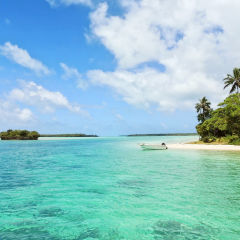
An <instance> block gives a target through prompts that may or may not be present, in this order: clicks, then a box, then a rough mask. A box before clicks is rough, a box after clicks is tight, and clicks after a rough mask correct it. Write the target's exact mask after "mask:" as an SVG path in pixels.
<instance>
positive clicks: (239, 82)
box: [224, 68, 240, 93]
mask: <svg viewBox="0 0 240 240" xmlns="http://www.w3.org/2000/svg"><path fill="white" fill-rule="evenodd" d="M224 84H225V86H224V89H225V88H227V87H229V86H231V90H230V93H233V92H234V91H237V93H238V92H239V88H240V69H239V68H234V69H233V76H232V75H231V74H228V75H227V77H226V78H224Z"/></svg>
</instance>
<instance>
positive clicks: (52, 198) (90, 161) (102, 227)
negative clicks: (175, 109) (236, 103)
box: [0, 137, 240, 240]
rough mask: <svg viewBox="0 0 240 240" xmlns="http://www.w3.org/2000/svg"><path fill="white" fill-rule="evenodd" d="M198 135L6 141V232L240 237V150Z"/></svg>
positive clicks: (1, 229)
mask: <svg viewBox="0 0 240 240" xmlns="http://www.w3.org/2000/svg"><path fill="white" fill-rule="evenodd" d="M191 139H192V137H145V138H144V137H141V138H140V137H137V138H136V137H131V138H127V137H118V138H117V137H116V138H89V139H84V138H83V139H68V140H57V139H55V140H50V141H49V140H47V141H44V140H39V141H24V142H23V141H10V142H5V141H0V166H1V167H0V239H1V240H10V239H11V240H12V239H17V240H18V239H20V240H22V239H31V240H32V239H41V240H42V239H47V240H50V239H53V240H59V239H74V240H80V239H88V240H90V239H91V240H95V239H101V240H118V239H129V240H133V239H134V240H145V239H148V240H185V239H186V240H192V239H194V240H211V239H214V240H216V239H219V240H228V239H229V240H237V239H240V154H239V153H234V152H216V151H196V150H184V151H183V150H168V151H142V150H141V149H140V148H139V146H138V145H137V143H141V142H162V141H164V142H166V143H169V142H185V141H189V140H191Z"/></svg>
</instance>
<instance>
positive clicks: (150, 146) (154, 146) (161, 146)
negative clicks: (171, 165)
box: [139, 143, 168, 150]
mask: <svg viewBox="0 0 240 240" xmlns="http://www.w3.org/2000/svg"><path fill="white" fill-rule="evenodd" d="M139 145H140V146H141V147H142V149H143V150H167V149H168V147H167V146H166V144H165V143H162V144H147V143H141V144H139Z"/></svg>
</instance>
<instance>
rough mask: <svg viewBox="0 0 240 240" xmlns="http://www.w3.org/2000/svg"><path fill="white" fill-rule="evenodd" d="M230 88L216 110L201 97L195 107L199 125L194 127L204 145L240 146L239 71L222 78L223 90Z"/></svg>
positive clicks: (236, 70) (236, 69) (235, 70)
mask: <svg viewBox="0 0 240 240" xmlns="http://www.w3.org/2000/svg"><path fill="white" fill-rule="evenodd" d="M228 87H230V92H229V96H228V97H227V98H226V99H224V101H223V102H221V103H219V104H218V107H217V109H215V110H213V109H212V108H211V103H210V102H209V101H208V100H207V98H206V97H203V98H202V99H201V100H200V101H199V103H197V104H196V105H195V108H196V110H197V113H198V116H197V118H198V121H199V124H198V125H197V126H196V129H197V132H198V134H199V136H200V141H202V142H205V143H219V144H221V143H222V144H234V145H240V93H239V89H240V69H239V68H234V69H233V74H232V75H231V74H227V77H226V78H224V89H225V88H228Z"/></svg>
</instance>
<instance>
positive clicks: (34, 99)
mask: <svg viewBox="0 0 240 240" xmlns="http://www.w3.org/2000/svg"><path fill="white" fill-rule="evenodd" d="M9 99H11V100H12V101H16V102H22V103H24V104H27V105H29V106H35V107H38V108H39V109H40V110H41V111H44V112H54V111H55V110H56V109H58V108H63V109H67V110H69V111H71V112H75V113H79V114H84V115H86V114H87V113H86V112H85V111H84V110H82V109H81V107H80V106H79V105H78V104H72V103H70V102H69V101H68V99H67V98H66V97H65V96H64V95H62V93H60V92H52V91H49V90H47V89H45V88H43V87H42V86H40V85H37V84H36V83H34V82H25V81H22V82H21V88H15V89H13V90H12V91H11V92H10V94H9Z"/></svg>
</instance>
